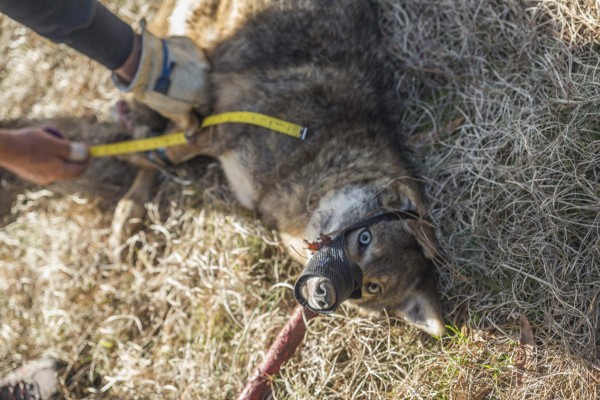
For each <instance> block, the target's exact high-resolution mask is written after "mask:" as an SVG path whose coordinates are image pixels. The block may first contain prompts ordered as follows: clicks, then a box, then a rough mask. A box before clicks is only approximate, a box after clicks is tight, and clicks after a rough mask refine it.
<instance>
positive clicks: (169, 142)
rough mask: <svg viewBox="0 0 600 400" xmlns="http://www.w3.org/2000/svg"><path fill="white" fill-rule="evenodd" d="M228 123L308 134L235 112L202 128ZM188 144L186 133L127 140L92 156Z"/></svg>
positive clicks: (286, 124)
mask: <svg viewBox="0 0 600 400" xmlns="http://www.w3.org/2000/svg"><path fill="white" fill-rule="evenodd" d="M227 123H237V124H250V125H256V126H261V127H263V128H266V129H270V130H272V131H276V132H279V133H283V134H285V135H289V136H292V137H295V138H297V139H300V140H304V138H305V137H306V132H307V128H306V127H304V126H300V125H296V124H293V123H291V122H287V121H284V120H281V119H278V118H274V117H270V116H268V115H264V114H259V113H255V112H250V111H234V112H226V113H222V114H216V115H211V116H209V117H206V118H204V121H202V125H201V126H200V127H201V128H206V127H207V126H212V125H219V124H227ZM186 143H188V141H187V139H186V137H185V133H183V132H176V133H169V134H167V135H162V136H155V137H150V138H146V139H138V140H127V141H123V142H117V143H110V144H101V145H98V146H92V147H90V155H91V156H92V157H109V156H116V155H120V154H129V153H138V152H142V151H150V150H156V149H160V148H165V147H172V146H178V145H182V144H186Z"/></svg>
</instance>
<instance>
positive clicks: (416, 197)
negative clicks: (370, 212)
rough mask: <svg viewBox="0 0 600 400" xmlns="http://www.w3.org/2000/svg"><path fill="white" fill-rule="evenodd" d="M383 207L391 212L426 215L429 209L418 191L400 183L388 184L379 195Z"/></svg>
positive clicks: (411, 186)
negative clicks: (413, 212)
mask: <svg viewBox="0 0 600 400" xmlns="http://www.w3.org/2000/svg"><path fill="white" fill-rule="evenodd" d="M379 199H380V201H381V205H382V206H383V207H385V208H388V209H391V210H401V211H415V212H416V213H417V214H419V215H425V213H426V212H427V208H426V207H425V202H424V201H423V199H422V198H421V194H420V193H419V191H418V189H417V188H415V187H413V185H409V184H406V183H404V182H400V181H393V182H390V183H388V184H387V185H386V186H385V188H384V189H382V190H381V192H380V193H379Z"/></svg>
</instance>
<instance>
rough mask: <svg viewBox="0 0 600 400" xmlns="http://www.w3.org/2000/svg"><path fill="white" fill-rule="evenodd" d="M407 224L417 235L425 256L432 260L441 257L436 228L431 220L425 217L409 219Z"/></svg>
mask: <svg viewBox="0 0 600 400" xmlns="http://www.w3.org/2000/svg"><path fill="white" fill-rule="evenodd" d="M406 225H407V226H408V228H409V229H410V230H411V232H412V234H413V235H415V238H416V239H417V242H419V245H420V246H421V250H423V255H424V256H425V257H427V258H429V259H430V260H435V259H440V258H441V254H440V250H439V247H438V245H437V240H436V239H435V228H434V227H433V225H432V224H431V223H430V222H428V221H426V220H423V219H418V220H407V221H406Z"/></svg>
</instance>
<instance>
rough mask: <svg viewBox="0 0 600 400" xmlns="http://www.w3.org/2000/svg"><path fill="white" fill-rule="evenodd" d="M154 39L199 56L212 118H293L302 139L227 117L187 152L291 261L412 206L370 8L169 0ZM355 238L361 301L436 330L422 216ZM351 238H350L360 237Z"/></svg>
mask: <svg viewBox="0 0 600 400" xmlns="http://www.w3.org/2000/svg"><path fill="white" fill-rule="evenodd" d="M153 29H154V30H155V31H156V32H157V33H158V34H162V35H168V34H180V35H182V34H183V35H187V36H189V37H191V38H192V39H193V40H194V41H195V42H196V43H197V45H198V46H199V47H200V48H202V49H203V50H204V51H206V53H207V55H208V58H209V61H210V63H211V68H212V70H211V76H210V88H211V93H212V98H213V113H222V112H229V111H254V112H259V113H262V114H267V115H271V116H273V117H277V118H280V119H284V120H287V121H290V122H294V123H296V124H299V125H303V126H307V127H308V129H309V134H308V137H307V139H306V140H305V141H300V140H298V139H294V138H290V137H288V136H285V135H282V134H279V133H276V132H272V131H268V130H265V129H263V128H258V127H253V126H249V125H241V124H225V125H219V126H215V127H213V128H210V129H208V130H206V131H204V132H203V133H201V134H200V136H199V140H198V144H197V146H198V148H199V149H200V152H201V153H204V154H206V155H209V156H213V157H215V158H217V159H219V160H220V161H221V163H222V166H223V169H224V171H225V174H226V176H227V179H228V181H229V183H230V185H231V187H232V189H233V191H234V193H235V194H236V196H237V198H238V200H239V201H240V203H241V204H242V205H243V206H245V207H248V208H251V209H254V210H256V211H258V212H259V214H260V215H261V217H262V219H263V220H264V221H265V222H266V223H268V224H270V225H271V226H274V227H276V228H278V229H279V231H280V232H281V235H282V238H283V239H284V241H287V242H288V245H289V246H290V247H293V248H294V250H293V251H291V254H292V255H294V256H296V257H298V252H300V253H301V256H300V257H299V259H300V260H302V261H305V259H304V260H303V258H304V257H305V256H308V254H307V253H306V252H305V250H304V249H303V247H304V246H303V245H302V240H303V239H308V240H315V239H317V238H318V236H319V235H320V234H321V233H326V232H330V231H334V230H336V229H340V228H343V227H345V226H348V225H352V224H354V223H356V222H357V221H360V220H364V219H366V218H367V217H369V216H371V215H373V214H374V213H377V212H380V211H381V210H383V209H386V210H389V209H403V210H406V209H411V210H413V211H415V212H417V213H418V214H420V215H422V216H424V215H425V214H426V211H427V210H426V208H425V206H424V203H423V201H422V200H421V197H420V195H419V188H418V186H417V184H416V181H415V180H414V179H413V178H411V174H410V172H409V170H408V169H407V167H406V165H405V164H404V162H403V161H402V157H401V155H400V154H399V153H398V150H397V147H396V146H395V145H394V144H393V141H392V140H390V138H391V137H392V136H393V135H395V134H397V132H395V126H394V125H393V124H392V123H391V118H390V116H391V115H392V113H395V112H397V110H395V109H394V104H395V103H394V92H393V87H394V85H393V82H392V80H391V79H392V73H391V72H390V71H389V69H388V67H387V66H386V63H385V59H384V56H385V52H384V51H383V49H382V39H381V37H380V35H379V28H378V25H377V18H376V13H375V10H374V9H373V7H372V5H371V4H369V3H368V2H367V1H331V2H330V1H321V0H296V1H294V0H281V1H276V0H272V1H269V0H261V1H240V0H238V1H235V0H222V1H218V0H176V1H171V2H170V3H169V4H167V5H165V6H164V7H163V8H162V9H161V10H160V12H159V15H158V17H157V20H156V21H155V23H154V28H153ZM369 229H370V233H371V235H372V237H373V239H372V242H371V243H370V244H369V245H368V246H367V247H366V248H363V247H360V246H359V247H357V246H355V243H354V242H352V241H354V240H356V237H355V236H353V235H354V234H349V235H348V239H347V240H348V241H349V242H348V244H347V247H348V249H347V250H348V252H349V254H350V255H351V257H354V261H355V262H356V263H357V264H358V265H359V266H360V267H361V269H362V270H363V274H364V279H365V285H368V286H365V289H366V290H363V292H364V293H365V296H363V299H361V300H359V301H358V302H357V304H358V305H359V306H360V308H362V309H363V310H367V311H370V312H374V313H378V312H381V311H382V310H383V309H386V310H387V312H388V314H389V315H392V316H394V315H395V316H399V317H403V318H404V319H406V320H408V321H410V322H412V323H413V324H416V325H418V326H419V327H421V328H423V329H425V330H427V331H429V332H432V333H439V332H440V331H441V326H442V323H441V318H440V312H439V306H438V303H437V300H436V298H435V294H434V289H433V284H432V279H431V276H430V266H429V262H428V258H430V257H432V256H433V255H434V253H435V246H434V244H433V242H434V240H433V235H432V232H433V231H432V229H431V228H430V227H429V226H427V225H426V224H425V223H423V221H421V222H419V221H410V222H409V221H395V222H390V221H387V222H386V221H382V222H379V223H377V224H374V225H373V226H372V227H369ZM363 236H364V235H363Z"/></svg>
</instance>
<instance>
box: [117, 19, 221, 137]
mask: <svg viewBox="0 0 600 400" xmlns="http://www.w3.org/2000/svg"><path fill="white" fill-rule="evenodd" d="M209 69H210V66H209V64H208V61H207V60H206V57H205V55H204V53H203V51H202V50H201V49H200V48H198V47H197V46H196V45H195V44H194V42H193V41H192V40H191V39H189V38H187V37H183V36H176V37H175V36H174V37H170V38H166V39H160V38H157V37H155V36H154V35H152V34H151V33H150V32H148V31H147V30H146V27H145V24H144V23H142V51H141V58H140V63H139V66H138V70H137V73H136V75H135V76H134V78H133V80H132V81H131V83H129V84H128V85H126V84H123V82H122V81H121V80H120V79H119V78H118V77H117V76H116V75H115V74H113V82H114V84H115V86H117V88H119V89H120V90H121V91H124V92H132V93H133V94H134V95H135V97H136V99H137V100H138V101H141V102H142V103H145V104H146V105H147V106H149V107H150V108H152V109H154V110H156V111H158V112H159V113H160V114H162V115H164V116H165V117H167V118H169V119H171V120H172V121H174V122H175V123H176V124H177V125H179V127H180V128H183V129H185V130H186V133H188V134H189V133H191V132H193V131H195V130H196V128H197V127H198V125H199V121H198V119H197V118H196V116H195V113H194V112H193V111H194V110H198V109H199V110H208V109H209V95H208V90H207V82H206V80H207V73H208V71H209Z"/></svg>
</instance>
